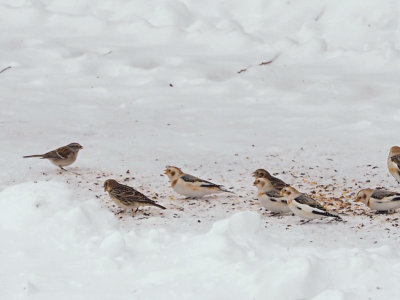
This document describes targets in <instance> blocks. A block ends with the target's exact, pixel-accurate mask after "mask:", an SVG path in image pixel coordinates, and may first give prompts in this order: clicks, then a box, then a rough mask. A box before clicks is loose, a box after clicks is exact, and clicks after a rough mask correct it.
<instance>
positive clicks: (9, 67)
mask: <svg viewBox="0 0 400 300" xmlns="http://www.w3.org/2000/svg"><path fill="white" fill-rule="evenodd" d="M8 69H11V66H8V67H7V68H4V69H3V70H1V71H0V74H1V73H3V72H4V71H7V70H8Z"/></svg>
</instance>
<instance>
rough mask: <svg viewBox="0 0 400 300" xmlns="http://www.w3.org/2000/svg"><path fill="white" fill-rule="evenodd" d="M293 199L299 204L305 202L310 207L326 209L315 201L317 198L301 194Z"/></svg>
mask: <svg viewBox="0 0 400 300" xmlns="http://www.w3.org/2000/svg"><path fill="white" fill-rule="evenodd" d="M294 200H295V201H297V202H298V203H300V204H306V205H308V206H311V207H312V208H317V209H320V210H323V211H326V209H325V207H323V206H322V205H321V204H319V203H318V202H317V200H315V199H313V198H311V197H309V196H307V195H305V194H301V195H300V196H298V197H296V198H295V199H294Z"/></svg>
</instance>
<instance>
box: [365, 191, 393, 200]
mask: <svg viewBox="0 0 400 300" xmlns="http://www.w3.org/2000/svg"><path fill="white" fill-rule="evenodd" d="M396 195H399V196H400V194H399V193H396V192H391V191H387V190H375V191H374V192H373V193H372V195H371V197H372V198H375V199H379V200H382V199H383V198H386V197H391V196H396Z"/></svg>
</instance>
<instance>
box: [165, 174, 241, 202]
mask: <svg viewBox="0 0 400 300" xmlns="http://www.w3.org/2000/svg"><path fill="white" fill-rule="evenodd" d="M164 174H166V175H167V176H168V178H169V180H170V182H171V187H172V189H173V190H174V191H175V192H176V193H178V194H180V195H183V196H185V197H187V198H201V197H204V196H206V195H211V194H219V193H232V194H234V193H233V192H231V191H228V190H226V189H224V188H223V187H222V185H218V184H215V183H212V182H210V181H206V180H203V179H200V178H198V177H195V176H193V175H189V174H186V173H183V172H182V170H181V169H179V168H178V167H174V166H167V167H166V169H165V170H164Z"/></svg>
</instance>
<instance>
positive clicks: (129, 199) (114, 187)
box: [104, 179, 165, 212]
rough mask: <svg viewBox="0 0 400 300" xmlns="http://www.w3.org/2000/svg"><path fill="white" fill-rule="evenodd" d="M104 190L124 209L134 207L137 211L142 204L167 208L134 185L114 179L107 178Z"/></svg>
mask: <svg viewBox="0 0 400 300" xmlns="http://www.w3.org/2000/svg"><path fill="white" fill-rule="evenodd" d="M104 191H105V192H108V194H109V195H110V198H111V200H113V201H114V202H115V203H116V204H117V205H118V206H119V207H121V208H122V209H123V210H122V211H124V210H126V209H133V210H134V212H137V210H138V209H139V207H140V206H156V207H158V208H161V209H165V207H164V206H161V205H160V204H157V203H156V202H155V201H154V200H151V199H149V198H147V197H146V196H145V195H143V194H142V193H140V192H138V191H137V190H135V189H134V188H133V187H130V186H127V185H124V184H120V183H118V182H117V181H116V180H114V179H107V180H106V181H105V182H104Z"/></svg>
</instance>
